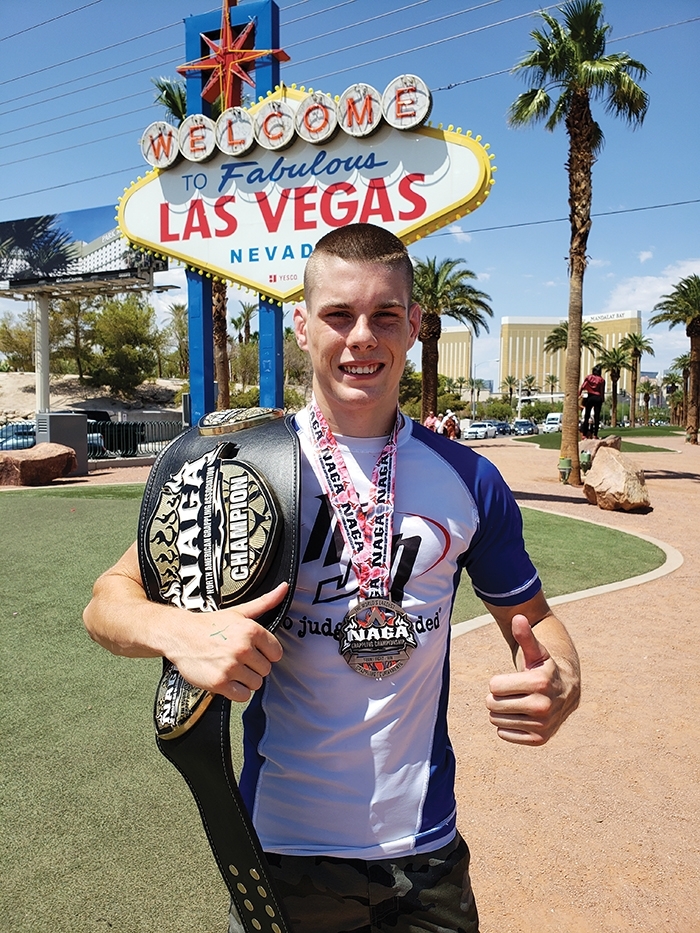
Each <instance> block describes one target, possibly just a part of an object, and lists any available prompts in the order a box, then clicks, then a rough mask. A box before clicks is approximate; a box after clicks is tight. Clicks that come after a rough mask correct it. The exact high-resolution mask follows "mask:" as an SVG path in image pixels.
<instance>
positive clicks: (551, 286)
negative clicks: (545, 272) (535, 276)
mask: <svg viewBox="0 0 700 933" xmlns="http://www.w3.org/2000/svg"><path fill="white" fill-rule="evenodd" d="M544 287H545V288H556V287H557V283H556V282H553V281H552V280H551V279H550V281H549V282H545V283H544Z"/></svg>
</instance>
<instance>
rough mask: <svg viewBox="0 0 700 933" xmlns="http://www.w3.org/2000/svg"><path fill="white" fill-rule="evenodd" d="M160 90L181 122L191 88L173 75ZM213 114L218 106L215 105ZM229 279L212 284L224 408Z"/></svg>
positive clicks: (161, 100) (160, 82)
mask: <svg viewBox="0 0 700 933" xmlns="http://www.w3.org/2000/svg"><path fill="white" fill-rule="evenodd" d="M151 80H152V81H153V84H154V85H155V87H156V90H157V91H158V94H157V96H156V103H157V104H160V105H161V106H162V107H164V108H165V112H166V115H167V116H168V117H169V118H170V119H171V120H173V121H174V123H175V125H176V126H179V125H180V124H181V123H182V121H183V120H184V119H185V117H186V116H187V90H186V86H185V82H184V81H177V80H175V81H173V80H172V79H170V78H151ZM212 117H215V109H214V106H212ZM226 292H227V289H226V282H224V281H223V279H220V278H218V276H215V277H214V278H212V285H211V316H212V330H213V334H214V378H215V379H216V382H217V385H218V390H219V392H218V396H217V400H216V407H217V408H218V409H219V410H220V411H221V410H223V409H226V408H229V407H230V404H231V389H230V370H229V359H228V329H227V326H226V304H227V295H226Z"/></svg>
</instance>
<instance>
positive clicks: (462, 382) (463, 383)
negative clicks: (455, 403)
mask: <svg viewBox="0 0 700 933" xmlns="http://www.w3.org/2000/svg"><path fill="white" fill-rule="evenodd" d="M454 383H455V388H456V390H457V391H458V392H459V397H460V398H462V395H463V394H464V390H465V389H466V387H467V379H465V377H464V376H457V378H456V379H455V381H454Z"/></svg>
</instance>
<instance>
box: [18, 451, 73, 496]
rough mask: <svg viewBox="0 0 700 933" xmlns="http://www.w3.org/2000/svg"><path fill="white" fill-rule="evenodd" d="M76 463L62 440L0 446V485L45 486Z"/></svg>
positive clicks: (65, 473)
mask: <svg viewBox="0 0 700 933" xmlns="http://www.w3.org/2000/svg"><path fill="white" fill-rule="evenodd" d="M77 467H78V459H77V457H76V455H75V451H74V450H73V448H72V447H65V446H64V445H63V444H37V445H36V446H35V447H29V448H27V449H26V450H3V451H0V486H48V484H49V483H51V482H53V480H55V479H58V477H59V476H67V475H68V474H69V473H71V472H72V471H73V470H75V469H77Z"/></svg>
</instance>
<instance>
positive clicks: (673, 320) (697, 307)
mask: <svg viewBox="0 0 700 933" xmlns="http://www.w3.org/2000/svg"><path fill="white" fill-rule="evenodd" d="M654 311H659V312H660V313H659V314H654V315H653V316H652V317H650V318H649V323H650V324H651V326H652V327H653V326H654V325H655V324H668V326H669V327H675V326H676V324H684V325H685V332H686V334H687V336H688V337H689V338H690V361H689V363H690V365H689V367H688V369H689V370H690V381H689V385H688V410H687V416H686V418H687V420H686V429H685V430H686V440H687V441H688V443H689V444H697V442H698V408H699V407H700V275H689V276H688V277H687V278H685V279H681V280H680V282H679V283H678V285H676V287H675V288H674V289H673V291H672V292H671V293H670V294H668V295H662V296H661V301H659V302H657V304H655V305H654Z"/></svg>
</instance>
